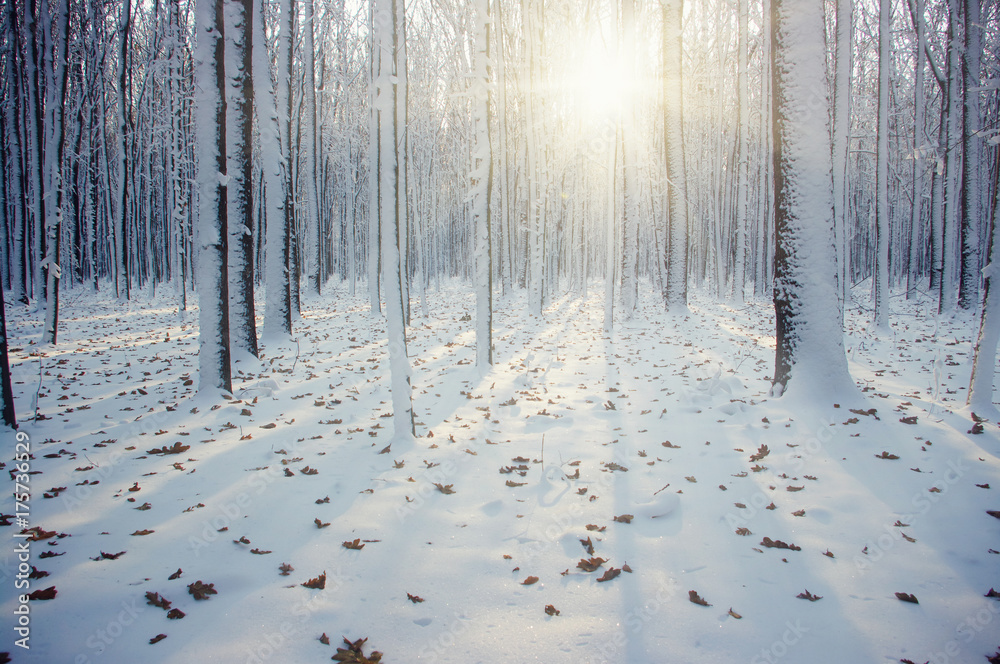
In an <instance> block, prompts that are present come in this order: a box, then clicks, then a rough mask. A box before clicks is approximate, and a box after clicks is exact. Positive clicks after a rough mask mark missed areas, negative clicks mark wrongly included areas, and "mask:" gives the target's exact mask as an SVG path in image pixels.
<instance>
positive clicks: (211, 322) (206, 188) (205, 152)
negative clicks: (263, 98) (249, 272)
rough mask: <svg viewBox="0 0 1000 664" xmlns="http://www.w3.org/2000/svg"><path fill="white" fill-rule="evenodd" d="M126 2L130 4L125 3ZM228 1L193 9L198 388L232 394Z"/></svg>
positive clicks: (204, 2)
mask: <svg viewBox="0 0 1000 664" xmlns="http://www.w3.org/2000/svg"><path fill="white" fill-rule="evenodd" d="M126 1H128V0H126ZM224 1H225V0H197V3H196V5H195V30H196V34H195V36H196V40H197V41H196V45H195V51H194V64H195V70H194V75H195V135H196V138H197V150H198V152H197V158H196V169H197V187H198V227H199V228H198V230H199V233H198V243H199V247H198V256H197V259H198V305H199V307H200V313H199V331H198V367H199V378H200V383H199V389H200V390H202V391H206V390H213V389H218V390H223V391H225V392H232V389H233V388H232V378H231V369H230V365H229V354H230V346H229V278H228V259H229V251H228V232H227V219H228V209H227V208H228V203H227V192H226V187H225V185H224V184H223V181H224V178H225V172H226V101H225V100H226V91H225V82H226V70H225V57H224V53H225V43H224V35H223V26H224V25H225V20H224V16H223V7H224Z"/></svg>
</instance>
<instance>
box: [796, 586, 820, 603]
mask: <svg viewBox="0 0 1000 664" xmlns="http://www.w3.org/2000/svg"><path fill="white" fill-rule="evenodd" d="M796 597H798V598H799V599H807V600H809V601H810V602H816V601H818V600H821V599H823V598H822V597H821V596H820V595H813V594H812V593H811V592H809V590H808V589H807V590H806V591H805V592H804V593H799V594H798V595H796Z"/></svg>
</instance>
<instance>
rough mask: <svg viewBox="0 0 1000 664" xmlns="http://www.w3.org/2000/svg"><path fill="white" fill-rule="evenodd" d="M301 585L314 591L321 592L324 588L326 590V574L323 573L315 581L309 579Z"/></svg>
mask: <svg viewBox="0 0 1000 664" xmlns="http://www.w3.org/2000/svg"><path fill="white" fill-rule="evenodd" d="M302 585H303V586H305V587H306V588H312V589H314V590H323V589H324V588H326V572H323V573H322V574H320V575H319V576H317V577H316V578H315V579H309V580H308V581H306V582H305V583H303V584H302Z"/></svg>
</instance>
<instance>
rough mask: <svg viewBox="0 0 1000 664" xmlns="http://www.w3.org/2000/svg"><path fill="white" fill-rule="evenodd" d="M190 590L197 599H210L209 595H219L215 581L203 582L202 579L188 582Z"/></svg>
mask: <svg viewBox="0 0 1000 664" xmlns="http://www.w3.org/2000/svg"><path fill="white" fill-rule="evenodd" d="M188 592H189V593H191V595H192V596H193V597H194V598H195V599H208V596H209V595H218V594H219V593H218V591H216V589H215V584H214V583H207V584H206V583H202V582H201V580H198V581H195V582H194V583H189V584H188Z"/></svg>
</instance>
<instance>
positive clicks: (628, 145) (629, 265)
mask: <svg viewBox="0 0 1000 664" xmlns="http://www.w3.org/2000/svg"><path fill="white" fill-rule="evenodd" d="M621 11H622V39H621V41H620V44H621V48H622V60H623V65H624V68H625V71H626V72H629V73H632V72H634V71H635V66H636V62H635V40H636V31H635V1H634V0H622V3H621ZM626 75H627V74H626ZM637 92H638V91H636V93H637ZM634 96H635V95H633V94H626V95H625V100H626V101H625V103H624V104H623V108H622V109H621V118H622V123H621V130H622V144H623V149H622V170H623V171H624V177H623V178H622V190H623V192H624V199H625V201H624V202H625V205H624V210H623V215H622V239H623V240H624V243H623V247H622V250H621V251H622V286H621V288H622V290H621V313H622V318H624V319H625V320H631V319H632V317H633V316H634V315H635V309H636V301H637V299H638V296H639V168H638V163H637V162H638V149H637V148H638V146H637V145H636V141H637V140H638V131H637V127H636V109H635V104H634Z"/></svg>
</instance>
